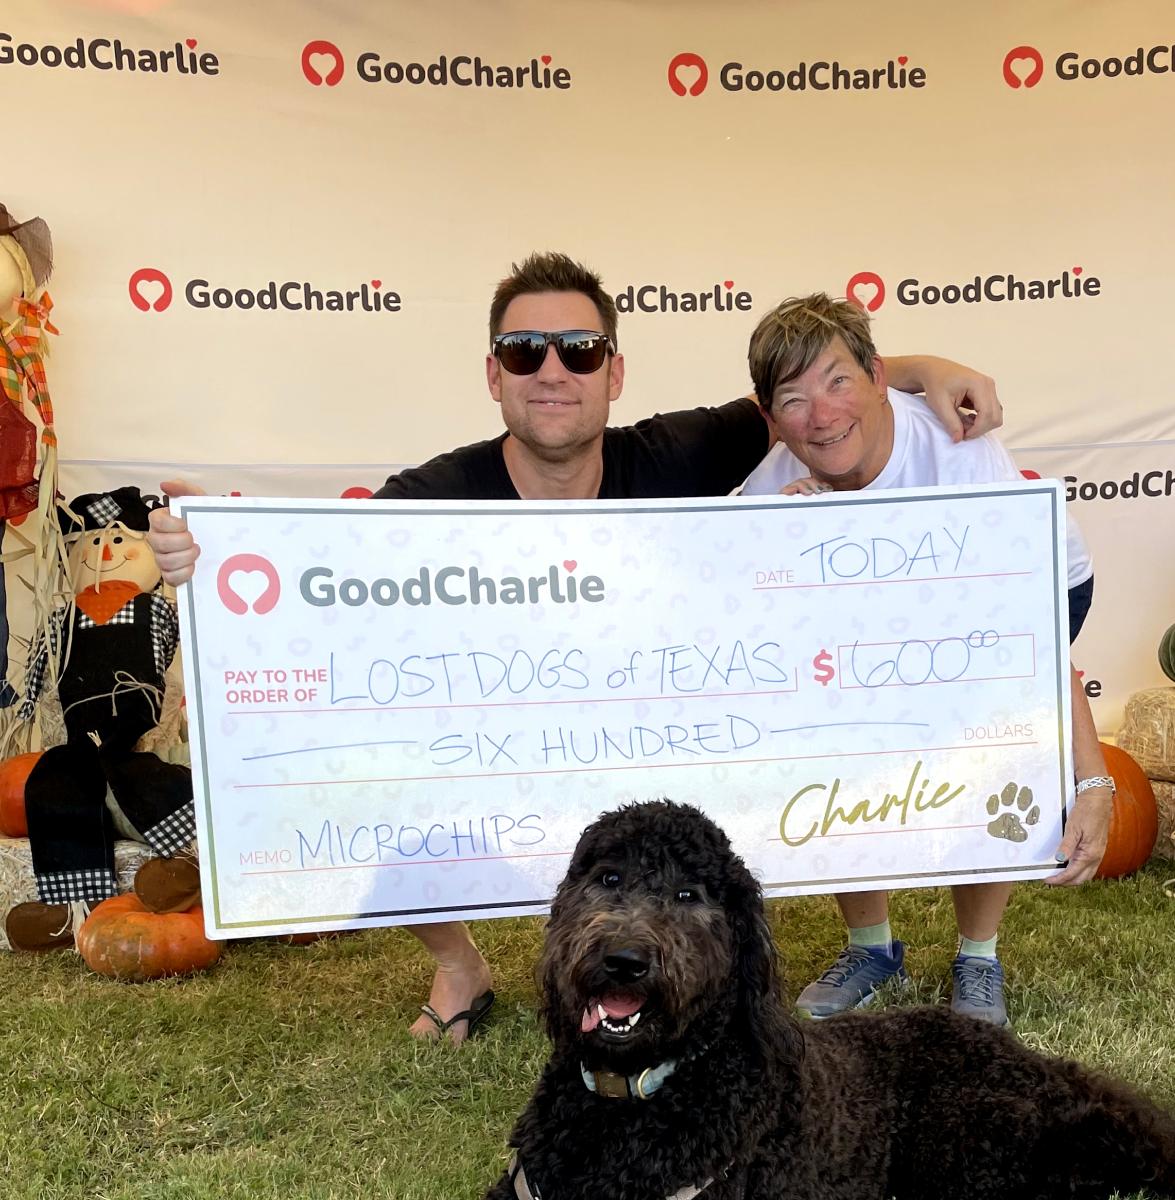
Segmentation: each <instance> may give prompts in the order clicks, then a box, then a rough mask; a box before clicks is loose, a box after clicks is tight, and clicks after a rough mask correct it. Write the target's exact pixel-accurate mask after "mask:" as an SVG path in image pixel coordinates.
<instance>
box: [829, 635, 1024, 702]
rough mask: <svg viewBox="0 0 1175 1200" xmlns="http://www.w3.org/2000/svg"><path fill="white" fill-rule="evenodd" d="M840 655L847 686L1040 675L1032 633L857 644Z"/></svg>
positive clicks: (840, 650) (841, 648)
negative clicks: (1036, 669) (1037, 672)
mask: <svg viewBox="0 0 1175 1200" xmlns="http://www.w3.org/2000/svg"><path fill="white" fill-rule="evenodd" d="M837 651H838V659H839V663H840V673H841V687H842V688H853V687H866V688H879V687H886V686H890V687H919V686H920V685H922V684H924V683H954V682H955V681H956V680H959V679H968V680H977V679H1014V678H1018V677H1022V676H1026V675H1032V674H1034V672H1035V644H1034V639H1033V635H1032V634H1030V633H1013V634H1002V635H1001V634H999V633H997V632H996V631H995V630H994V629H973V630H972V631H971V632H970V633H968V634H967V635H966V636H964V637H946V638H936V639H931V640H926V639H923V638H909V639H907V640H906V641H904V642H871V643H864V644H862V643H861V642H854V643H853V644H852V646H839V647H837ZM846 652H847V657H848V663H847V666H846V663H845V658H846Z"/></svg>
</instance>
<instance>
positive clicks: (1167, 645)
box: [1159, 625, 1175, 680]
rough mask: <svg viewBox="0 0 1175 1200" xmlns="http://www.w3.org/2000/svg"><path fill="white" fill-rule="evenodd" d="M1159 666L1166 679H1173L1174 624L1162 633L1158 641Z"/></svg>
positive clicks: (1174, 678)
mask: <svg viewBox="0 0 1175 1200" xmlns="http://www.w3.org/2000/svg"><path fill="white" fill-rule="evenodd" d="M1159 666H1160V667H1162V668H1163V674H1164V675H1166V676H1167V678H1168V679H1171V680H1175V625H1172V626H1171V628H1170V629H1168V630H1167V632H1166V633H1164V634H1163V637H1162V640H1161V641H1160V642H1159Z"/></svg>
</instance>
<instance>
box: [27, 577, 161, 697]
mask: <svg viewBox="0 0 1175 1200" xmlns="http://www.w3.org/2000/svg"><path fill="white" fill-rule="evenodd" d="M68 615H69V609H66V608H59V609H57V610H56V611H55V612H54V613H53V616H52V618H51V619H50V624H49V643H48V645H47V644H46V643H45V641H44V639H41V640H40V641H39V642H38V645H37V649H36V650H35V651H34V653H33V657H32V660H31V661H30V663H29V668H28V672H27V675H26V678H25V694H24V700H23V702H22V703H21V706H20V712H19V714H18V715H19V716H20V719H21V720H22V721H31V720H32V719H33V710H34V708H35V707H36V703H37V700H38V698H39V697H40V695H41V692H42V691H43V690H44V688H45V671H46V669H47V667H48V665H49V654H50V650H52V653H53V654H54V655H56V654H57V652H58V650H59V649H60V647H61V638H62V631H63V629H64V626H65V620H66V617H67V616H68ZM75 616H76V618H77V627H78V628H79V629H93V628H95V624H96V623H95V622H94V621H93V620H91V619H90V618H89V617H87V616H86V614H85V613H84V612H82V611H81V610H76V612H75ZM134 623H135V610H134V600H130V601H128V602H127V603H126V604H124V605H123V606H122V608H120V609H119V610H118V612H116V613H115V614H114V616H113V617H111V618H110V620H109V621H107V622H106V624H107V625H133V624H134ZM179 632H180V627H179V617H178V616H177V615H176V611H175V606H174V605H173V604H172V603H171V601H170V600H165V599H164V598H163V596H162V594H161V593H159V592H153V593H152V594H151V652H152V654H153V656H154V658H155V669H156V670H157V671H158V672H159V679H160V683H162V680H163V676H164V675H165V674H167V668H168V667H169V666H171V660H172V659H173V658H174V657H175V649H176V646H177V645H178V644H179Z"/></svg>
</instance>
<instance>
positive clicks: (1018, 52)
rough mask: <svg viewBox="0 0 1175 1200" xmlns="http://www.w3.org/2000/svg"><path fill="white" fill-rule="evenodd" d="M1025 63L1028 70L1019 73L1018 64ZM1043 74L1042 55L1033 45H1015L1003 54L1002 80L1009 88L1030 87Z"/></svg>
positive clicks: (1035, 83)
mask: <svg viewBox="0 0 1175 1200" xmlns="http://www.w3.org/2000/svg"><path fill="white" fill-rule="evenodd" d="M1021 63H1027V64H1028V70H1027V72H1025V73H1023V74H1022V73H1021V69H1020V64H1021ZM1043 74H1044V57H1043V56H1042V55H1041V53H1040V51H1039V50H1038V49H1037V48H1036V47H1035V46H1016V47H1015V48H1014V49H1012V50H1009V51H1008V53H1007V54H1005V55H1004V82H1005V83H1006V84H1007V85H1008V87H1010V88H1018V87H1026V88H1032V87H1036V85H1037V84H1038V83H1039V82H1040V78H1041V76H1042V75H1043Z"/></svg>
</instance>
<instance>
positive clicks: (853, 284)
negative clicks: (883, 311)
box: [845, 271, 885, 312]
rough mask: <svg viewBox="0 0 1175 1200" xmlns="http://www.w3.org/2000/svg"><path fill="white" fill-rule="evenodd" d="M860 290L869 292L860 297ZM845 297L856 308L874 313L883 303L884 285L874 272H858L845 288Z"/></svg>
mask: <svg viewBox="0 0 1175 1200" xmlns="http://www.w3.org/2000/svg"><path fill="white" fill-rule="evenodd" d="M862 289H869V291H868V292H867V293H866V294H864V295H862ZM845 295H846V296H847V297H848V298H849V300H851V301H852V302H853V303H854V304H855V305H856V306H857V307H858V308H863V309H864V310H865V311H866V312H876V311H877V310H878V309H879V308H880V307H881V305H882V303H883V302H884V301H885V283H884V281H883V280H882V278H881V276H880V275H878V274H877V273H876V272H875V271H858V272H857V273H856V275H854V276H853V277H852V279H850V280H849V282H848V285H847V286H846V287H845Z"/></svg>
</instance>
